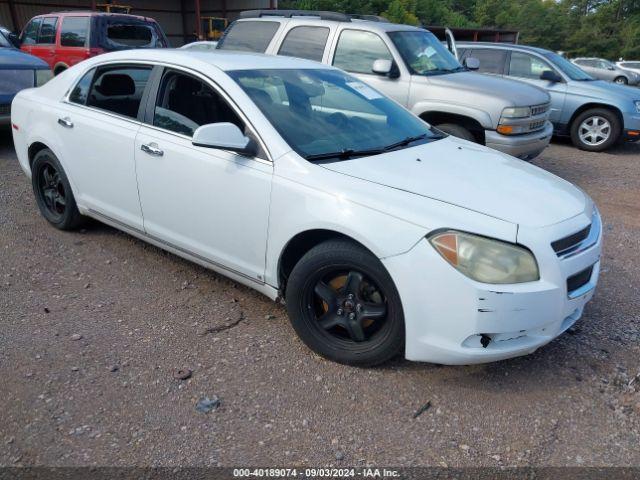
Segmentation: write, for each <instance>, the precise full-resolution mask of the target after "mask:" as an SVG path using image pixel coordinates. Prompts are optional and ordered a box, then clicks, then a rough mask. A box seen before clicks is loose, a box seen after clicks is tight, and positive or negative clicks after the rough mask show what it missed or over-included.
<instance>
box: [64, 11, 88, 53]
mask: <svg viewBox="0 0 640 480" xmlns="http://www.w3.org/2000/svg"><path fill="white" fill-rule="evenodd" d="M88 34H89V17H64V19H63V20H62V28H61V31H60V45H62V46H63V47H84V46H85V45H86V43H87V37H88Z"/></svg>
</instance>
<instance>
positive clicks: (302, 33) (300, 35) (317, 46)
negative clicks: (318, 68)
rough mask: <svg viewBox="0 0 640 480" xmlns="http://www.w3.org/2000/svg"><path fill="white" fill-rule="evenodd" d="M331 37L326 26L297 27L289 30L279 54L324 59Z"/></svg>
mask: <svg viewBox="0 0 640 480" xmlns="http://www.w3.org/2000/svg"><path fill="white" fill-rule="evenodd" d="M328 37H329V29H328V28H325V27H295V28H292V29H291V30H289V32H288V33H287V36H286V37H285V39H284V41H283V42H282V45H281V46H280V51H279V52H278V55H287V56H289V57H297V58H306V59H308V60H315V61H316V62H321V61H322V54H323V53H324V47H325V45H326V44H327V38H328Z"/></svg>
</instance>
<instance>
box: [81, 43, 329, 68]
mask: <svg viewBox="0 0 640 480" xmlns="http://www.w3.org/2000/svg"><path fill="white" fill-rule="evenodd" d="M93 59H95V60H96V61H99V60H113V61H125V62H126V61H136V60H137V61H149V62H154V61H155V62H166V63H174V64H176V65H183V66H188V64H189V63H190V62H191V61H195V62H196V63H201V62H204V63H208V64H210V65H212V66H214V67H216V68H218V69H220V70H222V71H232V70H266V69H270V68H277V69H326V70H333V69H334V67H331V66H329V65H323V64H321V63H317V62H313V61H311V60H304V59H301V58H294V57H285V56H280V55H277V56H275V55H264V54H261V53H252V52H238V51H232V50H209V51H198V50H187V49H181V48H150V49H134V50H122V51H118V52H111V53H105V54H102V55H98V56H96V57H93Z"/></svg>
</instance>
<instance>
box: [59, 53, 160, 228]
mask: <svg viewBox="0 0 640 480" xmlns="http://www.w3.org/2000/svg"><path fill="white" fill-rule="evenodd" d="M151 73H152V66H150V65H143V64H110V65H108V66H103V67H98V68H95V69H92V70H91V71H89V72H87V73H86V74H85V75H84V76H83V77H82V78H81V80H80V81H79V83H78V84H77V85H76V86H75V87H74V88H73V89H72V91H71V93H70V95H69V97H68V101H67V102H65V103H63V104H61V105H62V107H61V111H60V113H59V115H60V116H59V120H58V124H57V125H55V126H54V127H53V128H56V129H57V130H58V133H59V135H60V137H61V139H62V142H61V144H62V145H63V146H64V148H65V151H64V152H63V157H64V159H65V162H67V163H69V164H70V167H69V171H70V172H73V175H74V177H73V180H74V184H75V185H76V186H77V188H78V192H76V193H77V197H78V203H81V204H82V205H84V206H86V207H87V208H89V209H90V210H91V212H92V213H93V214H94V215H97V216H99V217H103V218H105V219H106V220H109V221H111V222H115V223H118V224H122V225H124V226H127V227H130V228H133V229H135V230H138V231H142V229H143V225H142V212H141V210H140V200H139V197H138V185H137V181H136V170H135V163H134V148H135V139H136V134H137V133H138V129H139V128H140V122H139V118H140V116H141V108H142V107H141V105H142V104H143V101H142V99H143V96H144V95H145V89H146V86H147V84H148V83H149V78H150V76H151Z"/></svg>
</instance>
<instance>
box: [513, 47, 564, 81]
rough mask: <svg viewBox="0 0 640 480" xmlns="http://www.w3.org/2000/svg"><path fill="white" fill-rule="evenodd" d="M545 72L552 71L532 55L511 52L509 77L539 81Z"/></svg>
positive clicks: (547, 65)
mask: <svg viewBox="0 0 640 480" xmlns="http://www.w3.org/2000/svg"><path fill="white" fill-rule="evenodd" d="M545 70H551V71H554V70H553V68H551V66H549V64H548V63H547V62H545V61H543V60H541V59H539V58H537V57H534V56H533V55H529V54H527V53H520V52H511V62H510V63H509V75H511V76H513V77H523V78H533V79H539V78H540V75H542V72H544V71H545Z"/></svg>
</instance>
